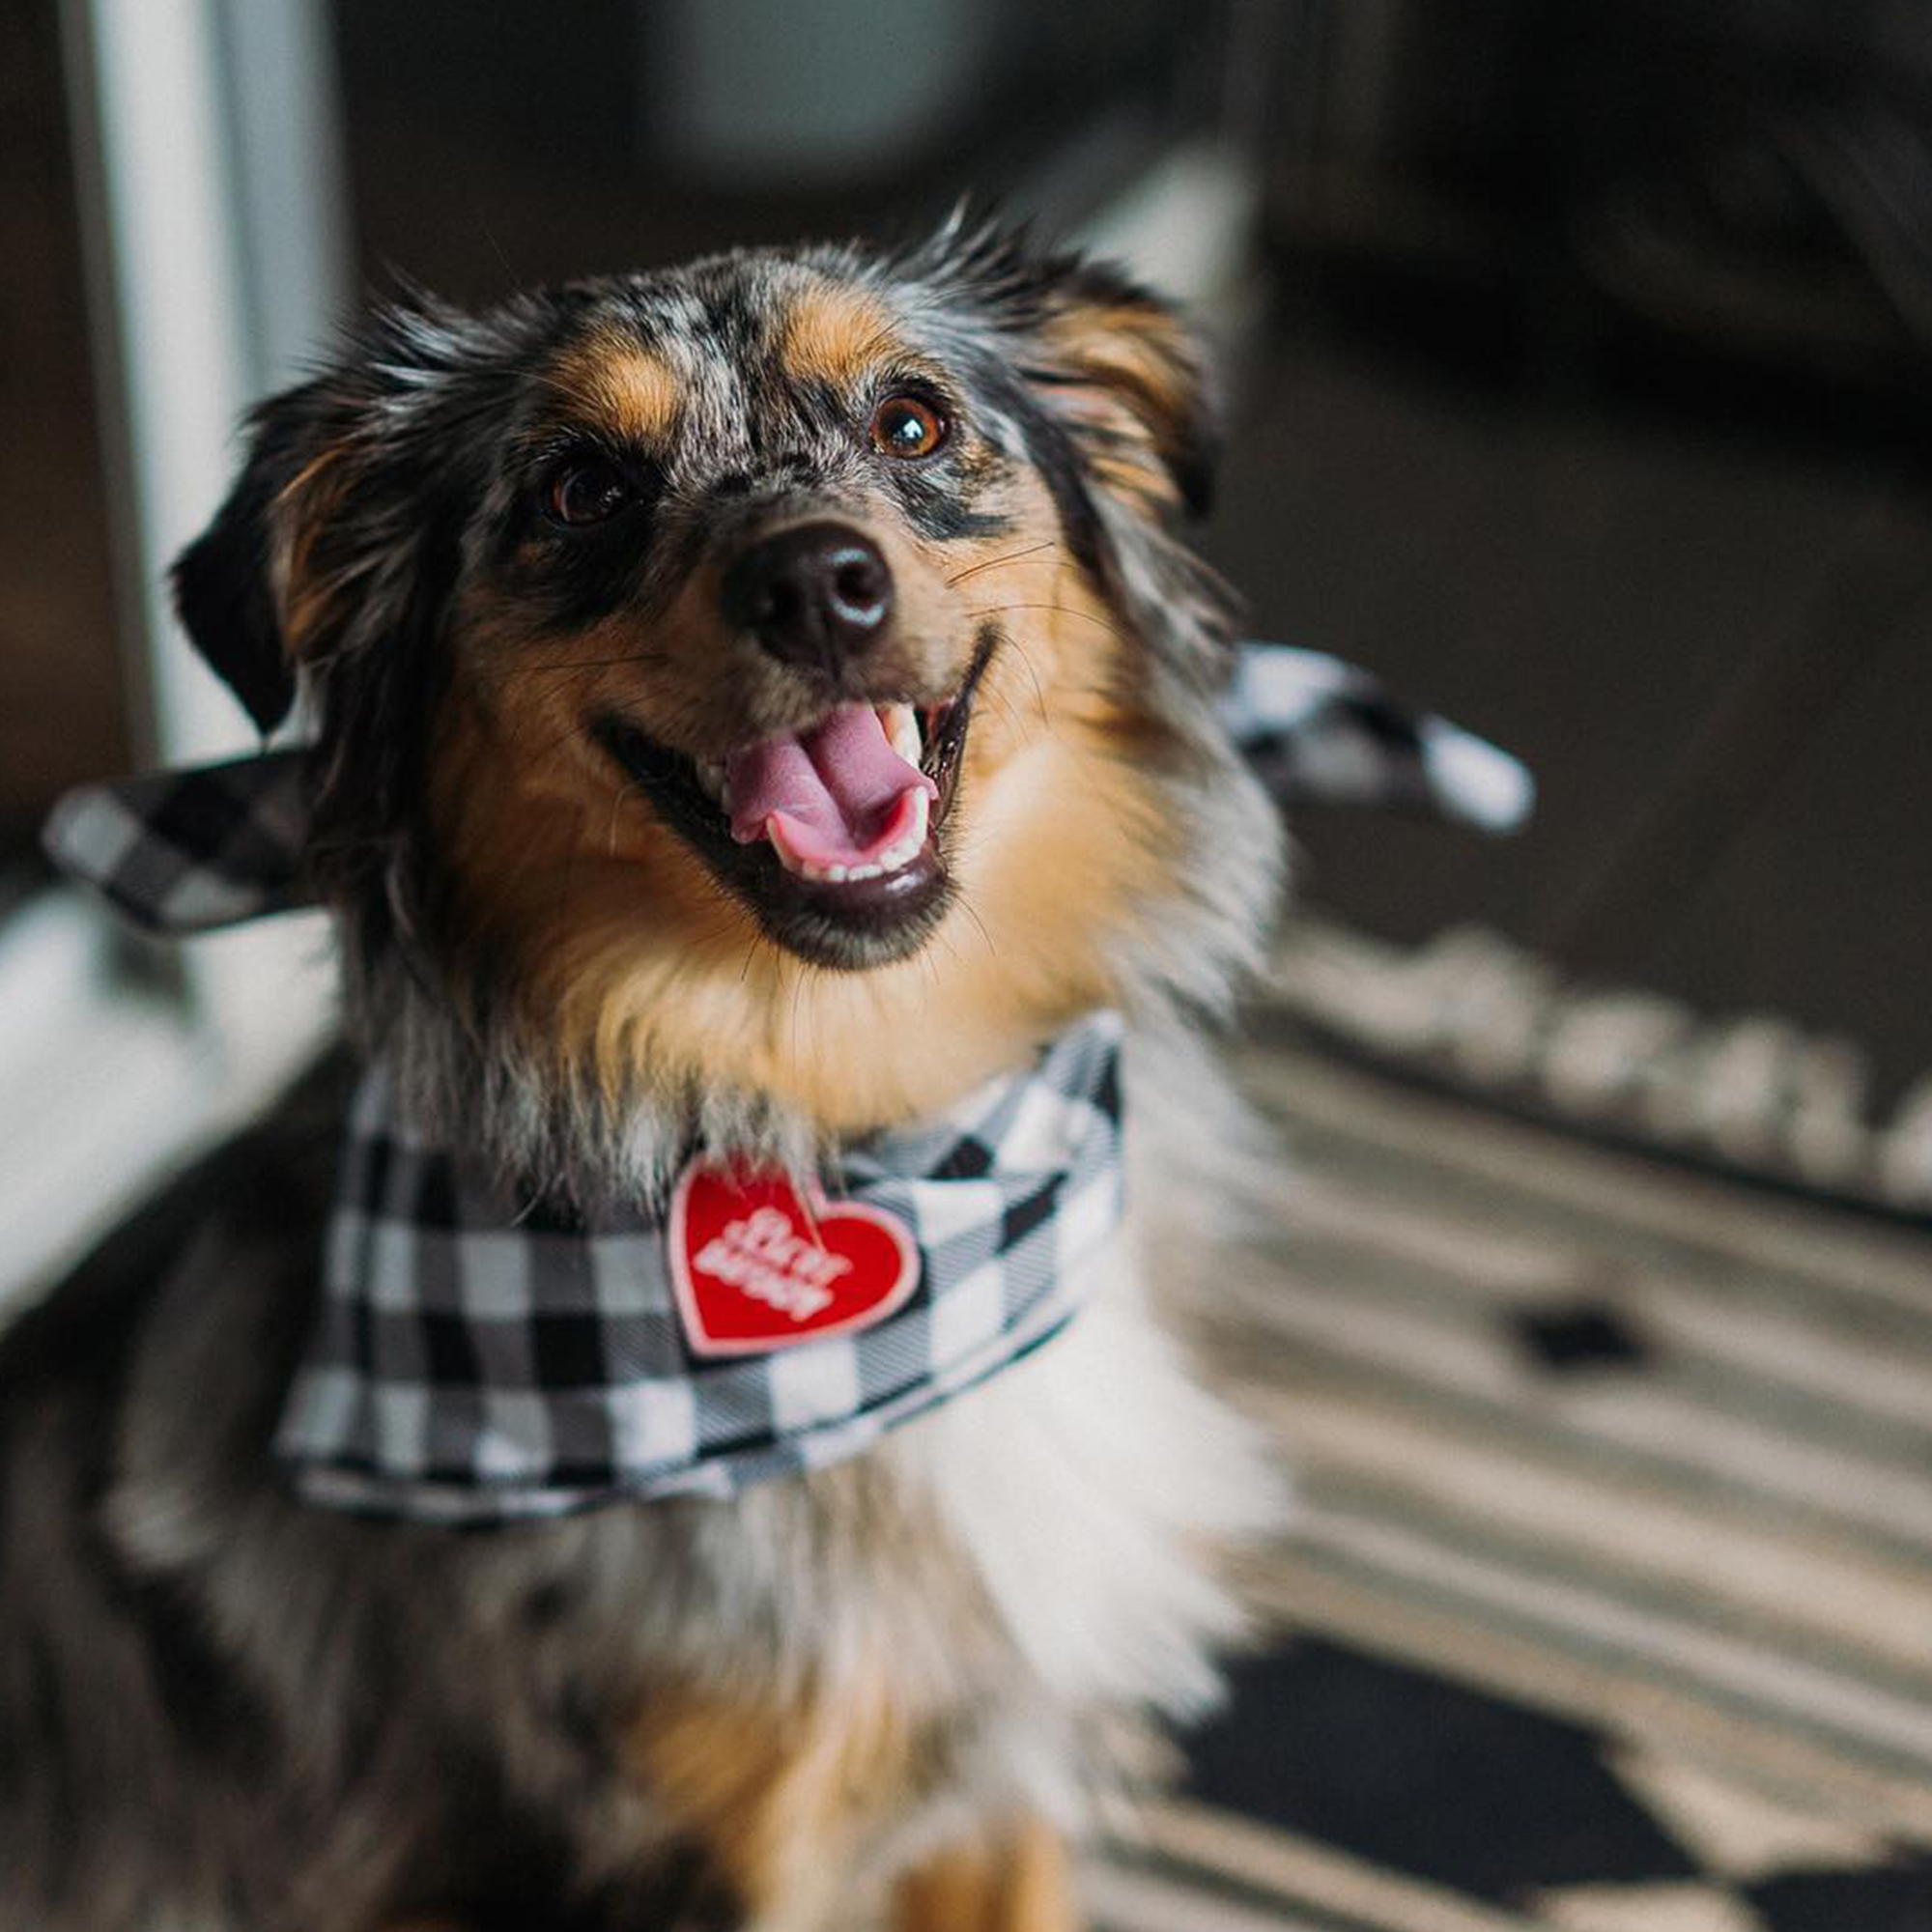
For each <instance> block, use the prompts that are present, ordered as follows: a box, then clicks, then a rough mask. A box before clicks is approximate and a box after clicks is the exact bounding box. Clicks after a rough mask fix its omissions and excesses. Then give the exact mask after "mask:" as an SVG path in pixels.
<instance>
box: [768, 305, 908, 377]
mask: <svg viewBox="0 0 1932 1932" xmlns="http://www.w3.org/2000/svg"><path fill="white" fill-rule="evenodd" d="M892 342H893V316H892V311H891V310H890V309H888V308H887V307H886V305H885V303H884V302H882V301H880V300H879V299H878V298H877V297H876V296H869V295H867V294H866V293H864V292H863V291H862V290H859V289H853V288H846V287H843V286H841V285H840V284H839V283H837V282H821V283H818V284H816V285H814V286H812V287H810V288H807V289H804V290H802V291H801V292H800V293H799V294H798V295H796V296H794V297H793V298H792V300H791V304H790V306H789V307H788V308H787V309H786V311H785V320H784V327H783V331H782V333H781V336H780V338H779V359H780V361H781V363H782V364H783V365H784V370H785V373H786V374H787V375H788V376H790V377H791V378H792V380H793V381H794V382H807V383H810V382H824V383H831V384H835V385H836V386H838V387H840V388H846V387H851V386H853V385H855V384H857V383H858V382H859V380H860V379H861V378H862V377H863V376H865V375H866V374H867V372H868V371H869V370H870V369H871V368H872V367H873V366H874V365H875V364H876V363H877V362H878V360H879V359H880V357H881V356H882V355H884V354H885V352H886V351H887V350H888V349H890V348H891V346H892Z"/></svg>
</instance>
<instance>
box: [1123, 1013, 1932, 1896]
mask: <svg viewBox="0 0 1932 1932" xmlns="http://www.w3.org/2000/svg"><path fill="white" fill-rule="evenodd" d="M1272 1024H1273V1025H1274V1031H1273V1033H1272V1036H1271V1037H1269V1036H1266V1035H1264V1037H1263V1039H1262V1040H1261V1042H1259V1043H1257V1044H1253V1045H1251V1046H1249V1047H1248V1048H1247V1049H1246V1051H1245V1055H1244V1065H1245V1069H1246V1072H1247V1074H1248V1076H1249V1078H1250V1080H1251V1084H1252V1087H1253V1090H1254V1092H1255V1093H1256V1094H1257V1095H1258V1096H1259V1097H1260V1098H1261V1099H1262V1100H1263V1102H1264V1104H1265V1105H1266V1106H1267V1107H1268V1109H1269V1110H1270V1111H1271V1112H1272V1113H1273V1114H1274V1115H1275V1117H1276V1118H1277V1119H1278V1120H1279V1121H1280V1122H1281V1123H1282V1125H1283V1127H1284V1129H1285V1131H1286V1135H1287V1139H1288V1142H1289V1145H1290V1148H1291V1153H1292V1161H1293V1172H1292V1174H1291V1175H1289V1176H1287V1177H1285V1179H1284V1188H1283V1202H1284V1206H1283V1209H1282V1217H1281V1223H1280V1226H1279V1228H1278V1229H1276V1230H1274V1231H1272V1232H1271V1233H1270V1234H1269V1236H1268V1237H1267V1238H1266V1239H1265V1240H1264V1241H1263V1242H1262V1243H1260V1244H1259V1245H1258V1246H1257V1248H1256V1251H1255V1253H1254V1256H1253V1265H1252V1270H1251V1278H1250V1279H1249V1280H1248V1281H1247V1282H1245V1283H1242V1284H1239V1285H1238V1286H1239V1293H1238V1295H1237V1296H1236V1299H1237V1301H1238V1303H1239V1305H1240V1307H1241V1308H1242V1310H1243V1311H1244V1313H1243V1314H1242V1316H1241V1318H1240V1320H1239V1321H1238V1323H1237V1326H1236V1333H1235V1335H1234V1338H1233V1345H1232V1346H1231V1347H1230V1349H1229V1366H1230V1369H1231V1372H1233V1373H1235V1374H1236V1376H1237V1377H1238V1378H1239V1379H1240V1380H1241V1381H1242V1383H1243V1384H1244V1385H1245V1386H1246V1387H1247V1389H1248V1390H1249V1391H1250V1395H1251V1399H1252V1402H1253V1404H1254V1406H1256V1407H1257V1408H1258V1410H1259V1411H1260V1412H1261V1413H1262V1414H1263V1415H1264V1417H1265V1418H1266V1419H1267V1421H1268V1423H1269V1425H1270V1426H1271V1428H1272V1429H1273V1431H1274V1432H1275V1434H1276V1435H1277V1436H1278V1437H1279V1439H1280V1441H1281V1443H1282V1446H1283V1448H1284V1450H1285V1452H1286V1454H1287V1455H1288V1457H1289V1459H1290V1460H1291V1462H1292V1463H1293V1466H1294V1468H1295V1470H1296V1471H1297V1478H1298V1485H1299V1492H1300V1512H1299V1518H1298V1520H1297V1522H1296V1524H1295V1526H1294V1528H1293V1533H1292V1534H1291V1535H1290V1537H1289V1538H1288V1540H1287V1541H1286V1542H1285V1543H1284V1544H1283V1545H1282V1546H1281V1547H1280V1548H1278V1549H1276V1550H1274V1551H1273V1552H1272V1553H1271V1554H1270V1556H1269V1557H1268V1559H1267V1561H1266V1562H1265V1563H1264V1566H1263V1567H1262V1570H1261V1574H1260V1575H1259V1577H1258V1578H1257V1584H1258V1589H1259V1593H1260V1595H1261V1597H1262V1598H1263V1600H1264V1602H1265V1603H1266V1605H1268V1606H1269V1609H1270V1611H1271V1613H1272V1615H1273V1617H1274V1619H1275V1632H1274V1635H1273V1638H1272V1640H1271V1642H1270V1643H1269V1645H1268V1646H1267V1647H1266V1648H1265V1649H1264V1651H1263V1652H1262V1654H1260V1655H1258V1656H1256V1657H1255V1658H1253V1659H1252V1660H1251V1661H1249V1662H1247V1663H1245V1664H1243V1665H1242V1666H1241V1667H1240V1668H1239V1669H1238V1670H1237V1672H1236V1681H1235V1695H1234V1698H1233V1700H1232V1703H1231V1705H1230V1708H1229V1710H1228V1712H1227V1713H1226V1714H1225V1715H1224V1716H1223V1717H1222V1718H1221V1719H1218V1720H1217V1721H1216V1722H1214V1723H1213V1724H1212V1725H1210V1726H1209V1727H1208V1728H1207V1729H1206V1730H1205V1731H1203V1732H1202V1733H1201V1734H1200V1735H1199V1736H1197V1737H1195V1738H1194V1739H1192V1740H1191V1741H1190V1757H1191V1775H1190V1780H1189V1783H1188V1785H1187V1787H1186V1789H1185V1791H1184V1792H1183V1794H1182V1795H1181V1796H1180V1797H1179V1798H1178V1799H1176V1800H1175V1801H1173V1802H1172V1803H1170V1804H1164V1805H1162V1806H1161V1807H1159V1808H1158V1809H1156V1810H1155V1811H1154V1812H1152V1814H1151V1817H1150V1818H1149V1820H1148V1828H1147V1833H1146V1837H1145V1840H1144V1842H1143V1843H1142V1844H1140V1845H1139V1846H1138V1848H1137V1849H1134V1850H1132V1851H1129V1850H1127V1849H1125V1848H1122V1850H1121V1851H1120V1852H1118V1854H1117V1855H1116V1856H1114V1857H1113V1858H1112V1859H1111V1860H1109V1861H1104V1862H1102V1863H1100V1864H1098V1865H1096V1866H1095V1868H1094V1869H1093V1870H1092V1871H1091V1872H1090V1874H1089V1878H1088V1883H1089V1892H1088V1896H1089V1902H1090V1906H1091V1910H1092V1914H1093V1920H1094V1924H1095V1925H1096V1926H1098V1927H1101V1928H1104V1932H1197V1928H1198V1932H1249V1928H1260V1927H1264V1926H1268V1927H1290V1928H1293V1927H1305V1928H1310V1932H1315V1928H1320V1932H1506V1928H1507V1932H1526V1928H1532V1927H1534V1928H1565V1932H1828V1928H1829V1932H1932V1235H1927V1234H1926V1233H1924V1232H1922V1231H1919V1230H1915V1229H1913V1228H1910V1227H1907V1226H1903V1225H1886V1224H1884V1223H1882V1222H1880V1221H1878V1220H1876V1219H1875V1218H1873V1217H1871V1216H1869V1215H1859V1214H1855V1213H1850V1212H1846V1211H1843V1210H1839V1209H1834V1208H1825V1207H1820V1206H1816V1205H1810V1204H1805V1203H1803V1202H1799V1201H1795V1200H1792V1199H1789V1198H1778V1197H1777V1196H1776V1195H1774V1194H1770V1193H1767V1192H1766V1191H1764V1190H1763V1189H1761V1188H1754V1187H1751V1186H1747V1185H1746V1184H1743V1183H1740V1182H1736V1181H1731V1180H1728V1179H1722V1178H1719V1177H1717V1176H1714V1175H1711V1174H1697V1173H1691V1172H1688V1171H1686V1170H1685V1169H1683V1168H1682V1167H1678V1166H1672V1165H1670V1164H1666V1163H1663V1162H1661V1161H1655V1160H1652V1159H1649V1158H1646V1157H1643V1156H1640V1155H1637V1154H1634V1153H1631V1152H1628V1151H1609V1150H1605V1149H1604V1148H1601V1147H1592V1146H1589V1145H1587V1144H1585V1143H1582V1142H1579V1141H1577V1140H1576V1139H1574V1138H1572V1137H1569V1136H1566V1135H1564V1134H1562V1133H1561V1132H1558V1131H1555V1130H1552V1129H1550V1128H1548V1127H1544V1126H1541V1125H1538V1124H1535V1123H1531V1122H1523V1121H1520V1120H1510V1119H1507V1118H1504V1117H1502V1116H1499V1115H1498V1114H1496V1113H1495V1112H1493V1111H1492V1110H1489V1109H1485V1108H1482V1107H1477V1106H1472V1105H1469V1104H1466V1103H1464V1102H1462V1101H1459V1100H1457V1099H1454V1098H1451V1097H1446V1096H1444V1095H1442V1094H1429V1093H1424V1092H1421V1091H1418V1090H1417V1089H1416V1088H1414V1087H1413V1086H1412V1085H1404V1084H1400V1083H1397V1082H1394V1081H1391V1080H1389V1079H1387V1078H1385V1077H1383V1076H1381V1075H1378V1074H1375V1073H1371V1072H1368V1071H1365V1070H1362V1069H1360V1068H1357V1067H1350V1066H1349V1065H1346V1064H1343V1063H1339V1062H1337V1061H1336V1060H1335V1059H1334V1058H1333V1057H1332V1056H1330V1055H1325V1054H1319V1053H1316V1052H1314V1051H1311V1050H1310V1049H1309V1048H1308V1046H1307V1045H1306V1043H1305V1038H1303V1039H1298V1038H1297V1037H1296V1036H1294V1035H1293V1033H1291V1032H1289V1031H1288V1030H1287V1028H1286V1026H1285V1025H1284V1024H1282V1023H1279V1022H1276V1023H1272Z"/></svg>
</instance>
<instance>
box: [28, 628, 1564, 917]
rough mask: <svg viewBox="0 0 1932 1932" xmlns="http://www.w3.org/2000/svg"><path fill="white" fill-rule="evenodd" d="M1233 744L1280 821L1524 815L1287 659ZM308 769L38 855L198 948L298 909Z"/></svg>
mask: <svg viewBox="0 0 1932 1932" xmlns="http://www.w3.org/2000/svg"><path fill="white" fill-rule="evenodd" d="M1222 716H1223V718H1224V720H1225V722H1226V724H1227V725H1228V728H1229V731H1230V732H1231V733H1232V734H1233V736H1234V739H1235V742H1236V744H1237V745H1238V746H1239V747H1240V748H1241V750H1242V751H1244V752H1245V753H1247V754H1248V756H1249V757H1250V758H1252V759H1253V760H1254V762H1255V765H1256V767H1257V769H1258V770H1259V771H1260V773H1261V775H1262V777H1263V778H1264V780H1265V781H1267V783H1268V785H1269V787H1270V789H1272V790H1273V792H1274V793H1275V795H1276V797H1278V798H1279V799H1280V800H1281V801H1282V803H1283V804H1284V805H1287V806H1290V807H1296V806H1337V807H1352V808H1356V809H1362V810H1413V811H1425V812H1430V813H1433V814H1435V816H1437V817H1440V818H1445V819H1448V820H1450V821H1451V822H1453V823H1459V824H1464V825H1473V826H1476V827H1479V828H1481V829H1482V830H1485V831H1490V832H1507V831H1512V830H1514V829H1515V828H1516V827H1517V826H1519V825H1520V824H1521V823H1522V821H1523V820H1524V819H1525V818H1526V817H1527V816H1528V815H1529V810H1530V805H1531V802H1532V800H1533V798H1534V796H1535V787H1534V785H1533V784H1532V782H1531V781H1530V777H1529V774H1528V773H1527V772H1526V771H1525V770H1524V769H1523V767H1522V766H1521V765H1520V764H1519V763H1518V762H1517V760H1516V759H1514V758H1513V757H1511V756H1510V755H1509V753H1506V752H1501V751H1498V750H1497V749H1496V748H1495V747H1494V746H1493V745H1490V744H1487V743H1485V742H1484V741H1483V740H1482V739H1481V738H1478V737H1475V736H1474V735H1473V734H1472V733H1470V732H1467V731H1464V730H1463V729H1462V727H1461V726H1460V725H1451V724H1450V723H1449V722H1448V721H1447V720H1446V719H1442V718H1436V717H1434V716H1432V715H1430V714H1428V713H1426V712H1410V711H1406V710H1405V709H1403V708H1402V707H1401V706H1400V705H1399V704H1398V703H1397V702H1396V701H1395V699H1394V698H1393V697H1392V696H1390V695H1389V693H1388V692H1387V691H1386V690H1384V689H1383V687H1382V686H1381V685H1380V684H1378V682H1377V681H1376V680H1375V679H1374V678H1372V677H1370V676H1369V675H1368V673H1367V672H1365V671H1362V670H1358V669H1356V668H1354V667H1353V666H1352V665H1347V664H1344V663H1343V662H1342V661H1341V659H1339V658H1333V657H1329V656H1327V655H1326V654H1325V653H1323V652H1321V651H1305V650H1297V649H1295V648H1293V646H1291V645H1288V644H1269V643H1249V644H1244V645H1243V646H1242V647H1241V653H1240V658H1239V662H1238V666H1237V668H1236V674H1235V678H1234V680H1233V682H1232V684H1231V685H1230V687H1229V689H1228V692H1227V695H1226V696H1225V698H1224V700H1223V703H1222ZM305 755H306V754H305V753H304V752H303V751H302V749H301V748H300V747H291V748H289V749H286V750H278V751H272V752H265V753H261V754H260V755H258V756H256V757H251V758H238V759H236V760H234V761H232V762H230V763H227V764H219V765H203V766H198V767H194V768H191V769H186V770H180V771H163V772H151V773H148V774H146V775H145V776H143V777H140V778H132V779H111V780H103V781H99V783H95V784H86V785H81V786H79V787H78V788H76V789H75V790H73V791H71V792H69V793H68V794H67V795H66V797H64V798H63V799H62V800H61V802H60V803H59V804H58V805H57V806H56V807H55V808H54V810H53V813H52V815H51V816H50V817H49V818H48V820H47V824H46V828H45V831H44V833H43V843H44V844H45V846H46V849H47V852H48V855H49V856H50V857H51V858H52V859H53V861H54V863H55V864H56V865H57V866H59V867H60V868H61V869H62V870H63V871H64V872H67V873H69V874H70V875H71V876H72V877H74V878H76V879H80V880H83V881H85V882H86V883H87V884H89V885H91V886H93V887H95V888H96V889H97V890H98V891H99V892H100V893H102V894H104V895H105V896H106V897H107V898H109V899H110V900H112V901H113V903H114V904H115V905H116V906H117V907H118V908H119V909H120V910H121V911H122V912H123V913H125V914H126V915H127V916H128V918H129V919H131V920H133V921H134V922H135V923H137V924H139V925H142V926H144V927H146V928H148V929H149V930H151V931H156V932H203V931H207V930H210V929H212V928H213V927H216V926H222V925H233V924H236V923H239V922H241V921H242V920H249V919H257V918H260V917H262V916H263V915H264V914H267V913H273V912H282V911H285V910H286V909H288V908H289V907H291V906H297V905H300V904H302V903H303V902H304V901H305V899H306V897H307V892H306V888H305V885H304V881H303V866H304V860H305V854H306V845H307V837H308V806H307V800H306V798H305V795H304V778H303V771H304V760H305Z"/></svg>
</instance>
